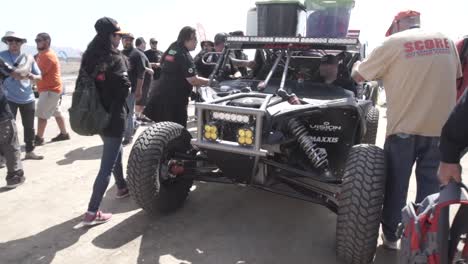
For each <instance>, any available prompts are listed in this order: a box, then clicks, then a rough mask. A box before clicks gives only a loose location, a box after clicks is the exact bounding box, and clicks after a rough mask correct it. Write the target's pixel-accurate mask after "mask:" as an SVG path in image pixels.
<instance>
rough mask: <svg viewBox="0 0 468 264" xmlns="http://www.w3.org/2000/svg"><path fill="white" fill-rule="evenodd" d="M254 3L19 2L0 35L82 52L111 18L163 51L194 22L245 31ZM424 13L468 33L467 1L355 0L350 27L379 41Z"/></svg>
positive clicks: (425, 19)
mask: <svg viewBox="0 0 468 264" xmlns="http://www.w3.org/2000/svg"><path fill="white" fill-rule="evenodd" d="M255 2H256V1H255V0H169V1H161V0H142V1H123V0H113V1H108V0H79V1H64V0H61V1H58V0H41V1H37V0H22V1H4V2H3V3H2V10H3V12H2V19H1V20H2V22H1V23H0V34H2V35H3V34H4V32H5V31H7V30H13V31H16V32H18V33H20V34H22V35H24V36H25V37H26V38H27V39H28V43H29V44H33V40H34V37H35V35H36V34H37V33H38V32H43V31H45V32H48V33H50V34H51V36H52V39H53V44H54V45H56V46H68V47H74V48H78V49H81V50H84V49H85V48H86V45H87V44H88V43H89V41H90V40H91V39H92V38H93V37H94V35H95V31H94V27H93V26H94V23H95V21H96V20H97V19H98V18H99V17H102V16H110V17H113V18H115V19H116V20H117V21H118V22H119V24H120V25H121V26H122V27H123V28H124V29H126V30H128V31H131V32H132V33H133V34H134V35H135V36H136V37H140V36H143V37H145V38H149V37H156V38H157V39H158V40H159V43H160V46H159V48H160V49H162V50H164V49H166V47H167V45H169V44H170V43H171V42H172V41H174V40H175V39H176V38H177V35H178V32H179V30H180V29H181V28H182V27H183V26H186V25H190V26H194V27H196V25H197V24H198V23H200V24H202V25H203V27H204V28H205V31H206V35H207V37H208V38H209V39H212V38H213V36H214V35H215V34H216V33H217V32H223V31H224V32H229V31H233V30H239V29H240V30H245V27H246V21H247V19H246V14H247V11H248V10H249V8H251V7H254V6H255ZM407 9H414V10H417V11H420V12H421V13H422V18H421V19H422V23H423V26H424V27H425V28H427V29H431V30H438V31H442V32H445V33H446V34H447V35H449V36H450V37H452V38H459V37H461V36H463V35H465V34H468V26H467V24H468V23H467V22H466V11H467V10H468V0H444V1H441V0H356V6H355V8H354V10H353V13H352V16H351V26H350V29H361V31H362V38H361V39H362V40H367V41H369V43H370V45H371V46H373V45H375V43H377V42H379V41H380V40H381V39H382V38H383V36H384V34H385V32H386V30H387V28H388V27H389V25H390V23H391V21H392V19H393V17H394V16H395V14H396V13H397V12H398V11H402V10H407Z"/></svg>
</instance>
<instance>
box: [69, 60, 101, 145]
mask: <svg viewBox="0 0 468 264" xmlns="http://www.w3.org/2000/svg"><path fill="white" fill-rule="evenodd" d="M96 68H98V67H96ZM97 72H98V70H97V69H96V70H95V71H94V72H93V74H91V75H90V74H89V73H88V72H86V71H85V70H84V69H81V70H80V73H79V74H78V78H77V80H76V85H75V91H74V92H73V97H72V105H71V108H70V109H69V110H68V112H69V113H70V126H71V128H72V130H73V131H75V132H76V133H77V134H79V135H82V136H92V135H96V134H100V133H101V132H102V131H103V130H104V129H105V128H106V127H107V125H108V124H109V120H110V114H109V113H108V112H107V111H106V109H105V108H104V106H103V105H102V103H101V98H100V95H99V92H98V90H97V88H96V83H95V80H96V75H97Z"/></svg>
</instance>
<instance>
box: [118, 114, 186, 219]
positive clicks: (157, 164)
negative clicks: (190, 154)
mask: <svg viewBox="0 0 468 264" xmlns="http://www.w3.org/2000/svg"><path fill="white" fill-rule="evenodd" d="M190 140H191V136H190V134H189V132H188V131H187V130H186V129H185V128H184V127H183V126H181V125H179V124H176V123H172V122H162V123H157V124H155V125H153V126H151V127H149V128H147V129H146V130H145V131H144V132H143V133H142V134H141V135H140V136H139V137H138V139H137V140H136V141H135V144H134V145H133V148H132V151H131V153H130V157H129V160H128V165H127V180H128V188H129V190H130V195H131V196H132V198H133V199H134V200H135V202H136V203H137V204H138V205H139V206H140V207H141V208H143V210H145V211H146V212H148V213H150V214H153V213H155V212H157V211H161V212H164V213H168V212H171V211H174V210H176V209H178V208H180V207H182V205H183V204H184V202H185V200H186V199H187V196H188V194H189V192H190V188H191V187H192V184H193V180H192V179H190V178H188V177H186V175H181V176H177V177H176V178H173V177H167V176H168V175H167V174H168V168H169V162H170V161H171V160H172V157H173V156H174V153H176V152H179V153H184V152H187V151H188V150H190V149H191V145H190Z"/></svg>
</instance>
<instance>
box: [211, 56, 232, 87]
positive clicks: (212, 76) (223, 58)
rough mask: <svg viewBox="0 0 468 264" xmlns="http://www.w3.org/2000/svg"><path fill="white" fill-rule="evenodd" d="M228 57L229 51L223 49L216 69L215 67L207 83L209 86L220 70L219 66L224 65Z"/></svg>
mask: <svg viewBox="0 0 468 264" xmlns="http://www.w3.org/2000/svg"><path fill="white" fill-rule="evenodd" d="M228 55H229V49H226V48H225V49H224V50H223V53H222V56H220V57H219V59H218V62H217V63H216V67H215V69H214V71H213V72H212V73H211V74H210V78H209V83H210V84H211V83H213V79H214V78H215V75H216V73H217V72H218V71H219V69H220V68H221V65H224V63H225V61H226V59H227V56H228ZM221 70H222V69H221Z"/></svg>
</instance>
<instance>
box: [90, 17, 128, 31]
mask: <svg viewBox="0 0 468 264" xmlns="http://www.w3.org/2000/svg"><path fill="white" fill-rule="evenodd" d="M94 28H95V29H96V32H97V33H98V34H100V35H110V34H120V35H124V34H126V33H127V32H123V31H122V30H121V29H120V26H119V23H117V21H116V20H115V19H113V18H110V17H102V18H100V19H98V21H96V24H94Z"/></svg>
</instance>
